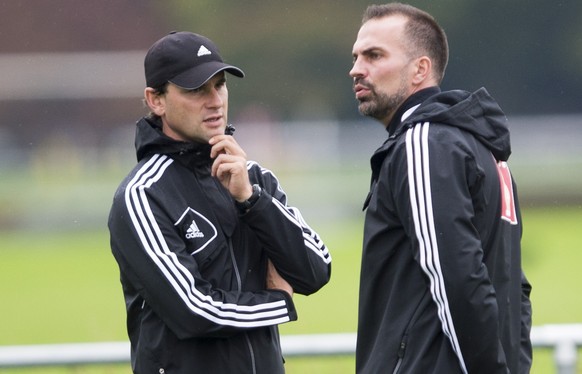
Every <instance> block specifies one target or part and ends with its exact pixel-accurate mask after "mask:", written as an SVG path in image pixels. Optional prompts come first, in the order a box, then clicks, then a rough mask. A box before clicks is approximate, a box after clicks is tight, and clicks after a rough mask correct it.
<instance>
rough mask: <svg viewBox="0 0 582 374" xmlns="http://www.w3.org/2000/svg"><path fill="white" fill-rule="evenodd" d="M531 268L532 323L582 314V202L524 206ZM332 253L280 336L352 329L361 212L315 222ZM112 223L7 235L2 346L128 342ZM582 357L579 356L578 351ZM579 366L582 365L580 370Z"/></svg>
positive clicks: (345, 361)
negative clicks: (321, 278)
mask: <svg viewBox="0 0 582 374" xmlns="http://www.w3.org/2000/svg"><path fill="white" fill-rule="evenodd" d="M523 216H524V217H523V220H524V223H525V234H524V240H523V256H524V269H525V271H526V274H527V276H528V278H529V279H530V281H531V283H532V284H533V295H532V301H533V307H534V325H542V324H547V323H574V322H582V298H580V296H579V294H580V291H579V289H578V287H580V285H581V284H582V282H581V281H582V275H581V273H580V270H579V266H578V265H579V264H580V263H581V262H582V251H581V250H580V243H582V240H581V239H582V230H580V222H582V207H573V208H554V209H550V208H544V209H542V208H535V209H534V208H529V209H525V210H524V211H523ZM313 225H314V228H315V229H316V230H317V231H318V232H319V234H320V235H321V236H322V237H323V238H324V240H325V241H326V243H327V245H328V247H329V248H330V249H331V251H332V256H333V275H332V280H331V283H330V284H329V285H328V286H326V287H325V288H324V289H323V290H322V291H321V292H319V293H317V294H315V295H312V296H310V297H302V296H296V297H295V300H296V303H297V307H298V310H299V321H297V322H294V323H290V324H286V325H283V326H281V332H282V334H310V333H329V332H353V331H355V330H356V311H357V290H358V277H359V264H360V251H361V231H362V220H361V216H359V217H357V218H356V219H354V220H353V221H342V222H331V221H329V220H328V221H327V222H325V223H324V224H317V225H316V224H313ZM107 235H108V234H107V232H105V231H95V232H93V231H92V232H65V233H51V232H30V231H26V232H3V233H0V242H1V243H2V244H1V247H2V249H1V250H0V270H1V271H0V284H2V288H1V290H2V292H1V295H2V297H1V300H2V307H1V309H0V315H1V317H2V318H1V319H0V345H19V344H44V343H69V342H97V341H119V340H126V338H127V337H126V333H125V325H124V323H125V320H124V319H125V312H124V309H123V300H122V294H121V288H120V285H119V281H118V278H119V276H118V270H117V265H116V264H115V262H114V260H113V257H112V256H111V254H110V251H109V244H108V236H107ZM581 357H582V356H581ZM353 368H354V360H353V358H352V357H329V358H305V359H299V358H292V359H288V360H287V372H288V373H290V374H294V373H322V374H326V373H329V374H331V373H334V374H338V373H339V374H341V373H353V371H354V369H353ZM128 372H130V370H129V366H126V365H123V366H121V367H120V366H92V367H75V368H37V369H10V370H8V369H6V370H4V371H3V370H1V369H0V373H5V374H8V373H12V374H28V373H35V374H37V373H49V374H51V373H76V374H93V373H111V374H119V373H128ZM552 372H553V362H552V359H551V352H548V351H543V350H536V351H535V358H534V368H533V370H532V373H534V374H536V373H537V374H542V373H543V374H546V373H552ZM580 372H581V373H582V371H580Z"/></svg>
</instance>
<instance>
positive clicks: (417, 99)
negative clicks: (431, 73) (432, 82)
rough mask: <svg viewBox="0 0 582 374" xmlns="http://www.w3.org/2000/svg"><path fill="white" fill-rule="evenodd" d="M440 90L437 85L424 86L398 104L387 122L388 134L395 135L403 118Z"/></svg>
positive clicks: (399, 129) (400, 126)
mask: <svg viewBox="0 0 582 374" xmlns="http://www.w3.org/2000/svg"><path fill="white" fill-rule="evenodd" d="M439 92H441V89H440V88H439V87H437V86H434V87H429V88H425V89H423V90H420V91H418V92H415V93H414V94H412V95H410V96H409V97H408V99H406V100H405V101H404V103H402V105H400V107H399V108H398V110H396V113H394V116H393V117H392V120H391V121H390V123H388V127H387V128H386V130H387V131H388V134H389V136H393V135H396V134H397V133H399V132H400V131H401V128H402V123H403V122H404V120H405V119H406V118H407V117H409V116H410V114H411V113H412V112H413V111H414V109H416V108H417V107H418V106H419V105H420V104H422V102H423V101H425V100H426V99H428V98H429V97H431V96H434V95H436V94H438V93H439Z"/></svg>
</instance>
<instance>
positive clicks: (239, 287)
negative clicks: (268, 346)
mask: <svg viewBox="0 0 582 374" xmlns="http://www.w3.org/2000/svg"><path fill="white" fill-rule="evenodd" d="M227 240H228V249H229V251H230V258H231V260H232V265H233V267H234V274H235V275H236V286H237V291H238V292H241V291H242V280H241V277H240V272H239V271H238V264H237V263H236V258H235V257H234V248H233V246H232V239H231V238H227ZM244 335H245V340H246V342H247V346H248V348H249V354H250V356H251V368H252V370H253V374H257V364H256V362H255V352H254V350H253V345H252V343H251V339H250V338H249V335H248V334H247V333H246V332H245V333H244Z"/></svg>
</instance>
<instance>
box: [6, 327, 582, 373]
mask: <svg viewBox="0 0 582 374" xmlns="http://www.w3.org/2000/svg"><path fill="white" fill-rule="evenodd" d="M531 339H532V343H533V345H534V348H546V349H553V350H554V361H555V365H556V373H557V374H575V373H576V365H577V362H578V348H580V347H582V324H564V325H544V326H536V327H533V329H532V333H531ZM281 346H282V349H283V353H284V354H285V356H287V357H293V356H333V355H352V354H354V352H355V348H356V334H355V333H337V334H317V335H283V336H281ZM129 359H130V358H129V343H128V342H102V343H75V344H48V345H27V346H0V368H6V367H27V366H28V367H31V366H37V367H39V366H70V365H93V364H120V363H128V362H129Z"/></svg>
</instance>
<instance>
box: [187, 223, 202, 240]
mask: <svg viewBox="0 0 582 374" xmlns="http://www.w3.org/2000/svg"><path fill="white" fill-rule="evenodd" d="M203 237H204V233H203V232H202V231H200V229H199V228H198V225H197V224H196V222H194V220H192V224H191V225H190V227H188V230H186V239H194V238H203Z"/></svg>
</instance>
